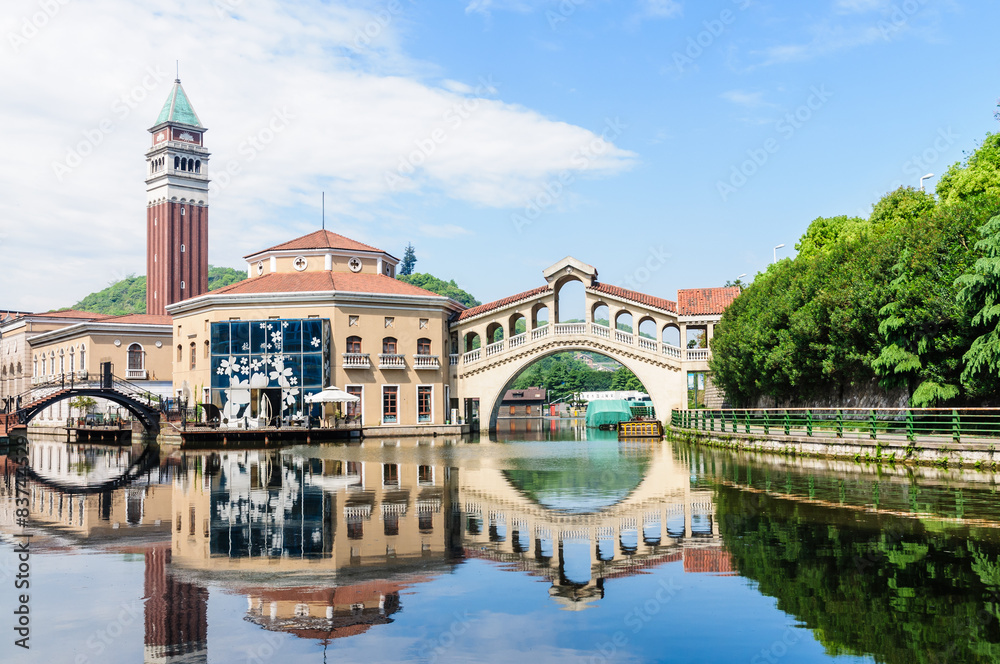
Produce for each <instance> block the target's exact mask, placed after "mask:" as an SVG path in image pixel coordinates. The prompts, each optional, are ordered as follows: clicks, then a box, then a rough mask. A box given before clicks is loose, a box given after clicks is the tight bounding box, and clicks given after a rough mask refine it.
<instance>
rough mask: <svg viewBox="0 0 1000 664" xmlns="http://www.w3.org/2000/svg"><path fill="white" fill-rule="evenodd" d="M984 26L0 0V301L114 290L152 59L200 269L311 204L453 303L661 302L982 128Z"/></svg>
mask: <svg viewBox="0 0 1000 664" xmlns="http://www.w3.org/2000/svg"><path fill="white" fill-rule="evenodd" d="M997 24H1000V4H998V3H993V2H986V1H985V0H979V1H972V0H816V1H814V2H808V3H804V2H791V1H790V0H789V1H785V0H770V1H768V0H711V1H703V2H693V1H691V0H615V1H614V2H612V1H611V0H437V1H436V2H427V1H426V0H374V1H371V2H369V1H362V0H356V1H351V2H340V1H320V0H299V1H294V0H144V2H141V3H137V2H133V1H131V0H5V2H4V3H3V7H2V9H0V36H2V41H0V53H2V55H0V150H2V154H3V157H2V159H0V250H2V251H0V256H2V260H3V264H2V266H0V309H16V310H28V311H44V310H49V309H53V308H59V307H66V306H71V305H72V304H74V303H75V302H77V301H78V300H80V299H81V298H82V297H84V296H85V295H87V294H88V293H90V292H92V291H96V290H100V289H101V288H103V287H105V286H107V285H108V284H109V283H111V282H113V281H115V280H118V279H121V278H123V277H125V276H128V275H132V274H143V272H144V270H145V209H144V208H145V183H144V177H145V151H146V150H147V149H148V147H149V145H150V135H149V133H148V129H149V128H150V127H151V126H152V124H153V122H154V121H155V119H156V117H157V115H158V114H159V111H160V108H161V106H162V105H163V102H164V100H165V99H166V98H167V95H168V93H169V92H170V88H171V85H172V84H173V80H174V78H175V76H176V71H177V69H176V68H177V65H176V64H175V63H177V61H179V71H180V77H181V80H182V81H183V85H184V88H185V90H186V92H187V94H188V97H189V98H190V100H191V102H192V104H193V106H194V108H195V109H196V111H197V112H198V115H199V116H200V118H201V120H202V123H203V124H204V125H205V126H206V127H208V133H207V134H206V139H205V140H206V147H207V148H208V149H209V150H210V151H211V153H212V154H211V159H210V162H209V174H210V176H211V178H212V187H211V190H210V213H209V226H210V231H209V262H210V263H211V264H213V265H219V266H229V267H236V268H240V269H245V267H246V263H245V262H244V261H243V259H242V256H244V255H246V254H249V253H251V252H253V251H257V250H260V249H264V248H266V247H269V246H272V245H274V244H277V243H280V242H283V241H286V240H289V239H291V238H294V237H298V236H300V235H303V234H305V233H308V232H311V231H313V230H316V229H318V228H319V227H320V224H321V218H322V210H321V197H322V195H323V192H325V197H326V224H327V228H328V229H330V230H333V231H335V232H338V233H341V234H343V235H346V236H348V237H351V238H354V239H356V240H359V241H362V242H366V243H369V244H372V245H374V246H376V247H379V248H381V249H383V250H385V251H388V252H389V253H391V254H393V255H395V256H397V257H402V255H403V251H404V248H405V246H406V245H407V243H412V244H413V245H414V247H415V250H416V256H417V259H418V262H417V266H416V268H417V271H420V272H430V273H432V274H434V275H435V276H438V277H440V278H444V279H454V280H455V281H456V282H457V283H458V284H459V285H460V286H461V287H463V288H465V289H466V290H468V291H469V292H471V293H472V294H473V295H474V296H476V297H477V298H479V299H480V300H482V301H489V300H493V299H498V298H501V297H505V296H507V295H511V294H513V293H517V292H520V291H523V290H527V289H530V288H534V287H536V286H539V285H542V284H543V283H544V280H543V277H542V275H541V272H542V271H543V270H544V269H545V268H546V267H548V266H550V265H552V264H554V263H556V262H558V261H559V260H561V259H562V258H563V257H564V256H567V255H571V256H574V257H575V258H577V259H579V260H581V261H584V262H585V263H589V264H591V265H593V266H594V267H596V268H597V270H598V272H599V275H600V279H601V281H604V282H606V283H611V284H616V285H620V286H624V287H627V288H634V289H636V290H640V291H642V292H646V293H650V294H652V295H656V296H660V297H666V298H668V299H673V298H674V297H676V291H677V289H679V288H699V287H708V286H721V285H723V284H724V283H725V282H726V281H729V280H733V279H736V278H737V277H738V276H740V275H742V274H746V275H749V276H748V277H744V281H746V280H748V279H752V278H753V276H754V275H755V274H756V273H757V272H759V271H762V270H766V269H767V265H768V264H769V263H770V262H771V261H772V259H773V257H774V256H775V255H777V257H778V258H779V259H780V258H781V257H787V256H790V255H793V254H794V245H795V242H796V241H797V240H798V238H799V237H800V236H801V235H802V233H803V232H804V231H805V230H806V228H807V227H808V225H809V223H810V221H812V220H813V219H815V218H816V217H819V216H833V215H839V214H848V215H860V216H867V215H868V214H869V212H870V211H871V206H872V204H873V203H875V202H876V201H877V200H878V199H879V198H880V197H881V196H882V195H884V194H885V193H887V192H888V191H891V190H892V189H894V188H896V187H898V186H901V185H908V186H914V187H916V186H919V182H920V177H921V176H922V175H925V174H929V173H934V174H935V177H931V178H929V179H928V180H927V181H926V184H927V186H928V187H930V188H933V186H934V185H935V183H936V182H937V179H938V176H940V175H941V174H942V173H944V172H945V170H946V169H947V168H948V167H949V166H950V165H951V164H954V163H955V162H958V161H961V160H962V159H964V157H965V155H966V154H967V153H969V152H970V151H972V150H974V149H975V147H976V146H977V145H978V144H979V143H980V142H981V141H982V139H983V137H984V136H985V135H986V134H987V133H988V132H992V131H996V130H997V129H998V127H997V124H996V120H995V119H994V117H993V115H994V112H995V111H996V110H997V108H996V106H997V97H998V96H1000V82H998V80H997V78H998V73H1000V67H998V64H1000V62H998V59H1000V47H998V46H997V42H996V38H995V35H994V34H993V32H994V28H993V26H995V25H997ZM780 244H784V245H785V246H784V247H783V248H780V249H777V250H775V249H774V247H775V246H777V245H780Z"/></svg>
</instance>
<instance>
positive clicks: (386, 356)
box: [378, 353, 406, 369]
mask: <svg viewBox="0 0 1000 664" xmlns="http://www.w3.org/2000/svg"><path fill="white" fill-rule="evenodd" d="M378 368H379V369H405V368H406V356H405V355H402V354H400V353H379V356H378Z"/></svg>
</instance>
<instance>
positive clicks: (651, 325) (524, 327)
mask: <svg viewBox="0 0 1000 664" xmlns="http://www.w3.org/2000/svg"><path fill="white" fill-rule="evenodd" d="M543 276H544V277H545V281H546V284H545V285H544V286H539V287H538V288H534V289H532V290H528V291H525V292H523V293H518V294H517V295H512V296H510V297H506V298H503V299H501V300H497V301H495V302H489V303H487V304H483V305H480V306H477V307H473V308H471V309H467V310H465V311H463V312H462V313H461V315H460V316H459V317H458V318H457V319H456V320H455V321H454V322H453V323H452V326H451V335H452V347H453V349H454V348H457V349H458V351H459V352H458V353H457V354H453V355H452V358H451V364H452V366H451V370H452V384H453V385H455V386H456V394H454V395H453V396H455V397H458V398H459V399H460V403H462V401H464V402H465V405H466V413H467V414H468V412H469V410H468V409H469V402H471V401H476V400H478V402H479V411H478V412H479V417H480V420H481V422H482V426H483V427H484V428H485V427H486V425H487V423H488V425H489V429H490V430H494V429H495V428H496V421H497V417H498V416H499V412H500V401H501V399H502V398H503V394H504V392H506V390H508V389H509V388H510V386H511V385H512V384H513V382H514V380H515V379H516V378H517V376H518V375H519V374H520V373H521V372H522V371H523V370H524V369H526V368H527V367H528V366H529V365H530V364H532V363H533V362H536V361H538V360H540V359H542V358H544V357H546V356H548V355H552V354H555V353H561V352H565V351H593V352H597V353H600V354H602V355H606V356H607V357H610V358H612V359H614V360H617V361H618V362H620V363H622V364H623V365H625V366H626V367H628V368H629V369H630V370H631V371H632V372H633V373H634V374H635V375H636V376H637V377H638V378H639V380H640V381H642V384H643V385H644V386H645V387H646V390H647V392H648V393H649V396H650V398H651V399H652V401H653V405H654V407H655V408H656V412H657V416H658V417H659V418H660V419H663V418H665V417H666V416H667V413H668V412H669V411H670V409H671V408H681V407H686V406H687V374H688V372H701V371H708V359H709V357H710V350H709V342H710V341H711V338H712V336H713V330H714V325H715V323H716V322H718V320H719V317H720V316H721V314H722V311H723V310H724V309H725V307H726V306H728V304H729V303H730V302H732V300H733V299H734V298H735V297H736V296H737V295H738V294H739V292H740V291H739V288H702V289H691V290H679V291H678V292H677V295H678V302H674V301H672V300H666V299H663V298H660V297H655V296H652V295H647V294H645V293H640V292H637V291H633V290H628V289H625V288H620V287H618V286H613V285H610V284H604V283H601V282H600V281H598V278H597V270H596V269H595V268H594V267H592V266H590V265H587V264H585V263H582V262H580V261H578V260H576V259H575V258H571V257H567V258H564V259H563V260H561V261H560V262H558V263H556V264H555V265H553V266H552V267H550V268H548V269H547V270H545V271H544V272H543ZM574 281H578V282H581V283H582V284H583V287H584V293H585V303H584V304H585V307H584V311H585V319H584V320H582V321H581V320H574V321H573V322H566V321H564V320H563V319H562V318H561V317H560V291H561V290H562V289H563V288H564V287H565V286H566V284H568V283H570V282H574ZM692 333H694V338H693V339H689V337H691V335H692ZM702 340H703V341H702ZM688 345H693V346H694V347H692V348H688V347H687V346H688Z"/></svg>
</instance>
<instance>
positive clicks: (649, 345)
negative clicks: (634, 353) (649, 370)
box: [636, 337, 656, 353]
mask: <svg viewBox="0 0 1000 664" xmlns="http://www.w3.org/2000/svg"><path fill="white" fill-rule="evenodd" d="M636 340H637V341H638V342H639V348H642V349H643V350H649V351H652V352H654V353H655V352H656V339H647V338H646V337H636Z"/></svg>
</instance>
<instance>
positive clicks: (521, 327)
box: [507, 313, 528, 337]
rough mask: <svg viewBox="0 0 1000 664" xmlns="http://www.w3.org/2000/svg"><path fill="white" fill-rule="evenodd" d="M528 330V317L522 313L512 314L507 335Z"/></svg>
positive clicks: (512, 335)
mask: <svg viewBox="0 0 1000 664" xmlns="http://www.w3.org/2000/svg"><path fill="white" fill-rule="evenodd" d="M527 331H528V319H527V318H526V317H525V316H524V314H522V313H514V314H511V317H510V319H509V320H508V321H507V336H509V337H514V336H517V335H519V334H523V333H524V332H527Z"/></svg>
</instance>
